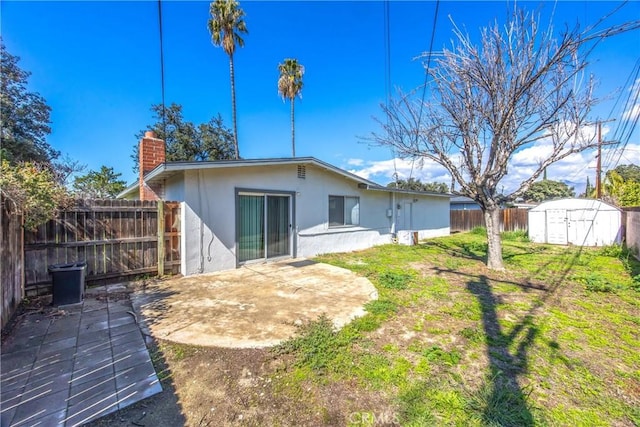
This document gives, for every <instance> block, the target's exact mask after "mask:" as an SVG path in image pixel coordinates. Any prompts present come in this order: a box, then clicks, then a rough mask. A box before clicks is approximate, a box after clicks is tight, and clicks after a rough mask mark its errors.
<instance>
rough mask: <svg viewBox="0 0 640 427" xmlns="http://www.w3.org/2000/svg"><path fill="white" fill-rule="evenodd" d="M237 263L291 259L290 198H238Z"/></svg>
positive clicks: (245, 196)
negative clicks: (288, 257) (267, 259)
mask: <svg viewBox="0 0 640 427" xmlns="http://www.w3.org/2000/svg"><path fill="white" fill-rule="evenodd" d="M237 206H238V209H239V212H238V213H237V218H238V261H239V262H245V261H251V260H257V259H265V258H275V257H281V256H287V255H291V231H290V230H291V196H288V195H279V194H239V195H238V205H237Z"/></svg>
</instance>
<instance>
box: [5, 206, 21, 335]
mask: <svg viewBox="0 0 640 427" xmlns="http://www.w3.org/2000/svg"><path fill="white" fill-rule="evenodd" d="M0 205H2V206H1V207H0V210H1V211H0V257H1V261H0V299H1V300H2V302H1V305H0V318H1V319H2V325H1V327H2V328H4V326H5V325H6V324H7V322H8V321H9V319H10V318H11V316H12V315H13V313H14V312H15V310H16V308H17V307H18V304H20V301H22V297H23V289H24V286H23V277H24V262H23V244H24V240H23V233H22V215H21V214H19V213H18V212H17V211H16V210H15V209H14V206H12V203H11V202H10V201H8V200H1V199H0Z"/></svg>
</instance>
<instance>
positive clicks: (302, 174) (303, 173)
mask: <svg viewBox="0 0 640 427" xmlns="http://www.w3.org/2000/svg"><path fill="white" fill-rule="evenodd" d="M306 177H307V167H306V166H305V165H298V178H300V179H305V178H306Z"/></svg>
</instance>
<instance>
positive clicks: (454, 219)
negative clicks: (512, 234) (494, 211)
mask: <svg viewBox="0 0 640 427" xmlns="http://www.w3.org/2000/svg"><path fill="white" fill-rule="evenodd" d="M500 215H501V217H500V231H519V230H524V231H527V230H528V223H529V219H528V210H527V209H518V208H507V209H501V210H500ZM449 218H450V228H451V232H458V231H469V230H472V229H474V228H475V227H484V226H485V223H484V215H483V214H482V211H481V210H480V209H470V210H462V209H461V210H452V211H450V214H449Z"/></svg>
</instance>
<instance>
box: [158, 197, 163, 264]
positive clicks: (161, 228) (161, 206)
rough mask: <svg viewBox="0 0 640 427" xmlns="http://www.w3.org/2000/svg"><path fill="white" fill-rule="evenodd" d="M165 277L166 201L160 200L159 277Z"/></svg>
mask: <svg viewBox="0 0 640 427" xmlns="http://www.w3.org/2000/svg"><path fill="white" fill-rule="evenodd" d="M163 275H164V201H162V200H158V276H163Z"/></svg>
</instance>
